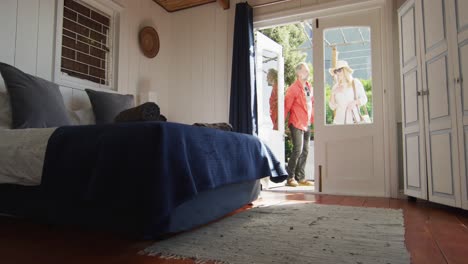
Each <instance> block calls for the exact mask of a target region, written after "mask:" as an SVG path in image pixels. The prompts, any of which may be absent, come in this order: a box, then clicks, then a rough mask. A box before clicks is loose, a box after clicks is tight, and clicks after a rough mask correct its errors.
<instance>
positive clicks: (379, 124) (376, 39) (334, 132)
mask: <svg viewBox="0 0 468 264" xmlns="http://www.w3.org/2000/svg"><path fill="white" fill-rule="evenodd" d="M380 17H381V16H380V12H379V9H375V10H366V11H362V12H355V13H350V14H340V15H332V16H327V17H324V18H319V19H318V20H317V19H310V20H305V21H302V22H300V23H293V24H289V25H286V26H284V25H282V26H276V27H268V28H262V29H258V31H260V32H261V34H263V35H265V36H267V37H272V36H273V37H272V38H274V36H275V34H276V35H278V36H281V34H284V32H283V33H281V32H278V31H280V30H278V28H282V27H291V26H294V27H296V28H299V29H300V30H301V31H302V34H304V35H305V37H306V39H305V41H304V42H303V43H301V45H302V46H301V45H298V46H296V47H295V48H294V49H291V48H290V47H283V51H282V52H283V56H284V57H285V59H284V61H285V63H284V87H285V89H286V88H287V87H288V86H289V84H290V83H288V78H289V82H291V80H290V79H291V77H290V75H288V72H289V71H290V70H289V68H290V67H291V66H290V65H288V62H290V61H288V58H287V54H288V53H291V52H292V51H294V52H296V53H298V54H299V57H301V56H300V53H301V52H303V53H305V56H303V58H302V59H303V61H305V62H307V63H310V65H311V66H310V67H309V68H311V75H310V76H311V77H313V78H312V79H311V80H310V83H311V84H312V86H313V87H314V90H313V94H314V99H315V100H314V101H315V103H314V109H315V122H314V125H313V126H312V127H311V129H312V131H313V133H312V140H311V146H310V147H309V148H310V150H309V154H310V155H309V160H308V162H307V166H306V179H308V180H313V181H314V183H315V186H314V187H313V188H310V189H309V190H306V191H311V192H313V191H315V192H322V193H329V194H344V195H362V196H385V193H386V192H385V190H386V186H385V168H384V167H385V166H384V157H385V155H384V138H383V135H384V133H383V126H384V122H383V84H382V65H381V60H382V50H381V43H380V39H381V32H380V28H381V27H380V23H381V22H380ZM275 30H276V33H275ZM258 31H257V32H258ZM272 32H273V33H274V34H272ZM275 40H276V39H275ZM277 42H279V41H277ZM257 51H258V50H257ZM258 55H259V54H257V56H258ZM297 57H298V55H297V54H296V58H297ZM258 62H259V61H258V60H257V64H258ZM343 65H344V66H343ZM337 66H340V67H337ZM340 69H341V70H343V69H344V70H348V69H349V71H348V72H350V73H351V76H352V78H351V79H352V80H355V81H353V82H350V83H349V84H350V85H349V86H348V89H347V90H346V91H347V97H348V99H349V101H359V103H358V104H357V105H356V106H355V108H354V109H353V110H351V111H346V110H344V111H343V110H342V108H340V107H342V106H340V107H337V106H336V105H334V106H331V105H330V101H331V97H332V92H333V93H334V92H336V91H335V90H334V89H333V86H334V84H335V82H336V76H337V74H339V70H340ZM335 70H337V71H336V74H335V72H334V71H335ZM263 74H264V75H262V73H260V75H259V72H258V71H257V78H266V74H267V72H265V71H263ZM293 75H294V73H293ZM351 84H353V85H352V86H355V87H353V88H351V87H352V86H351ZM263 88H264V87H262V86H258V82H257V89H263ZM283 91H284V90H283ZM356 95H358V96H356ZM258 98H259V100H261V99H262V97H260V96H259V97H258ZM337 98H339V99H338V100H336V101H335V102H334V103H335V104H336V103H337V102H339V101H340V100H341V101H342V99H343V97H342V98H340V96H338V97H337ZM263 101H265V100H263ZM278 105H282V102H280V103H279V104H278ZM347 113H348V114H350V115H354V117H351V116H346V117H343V115H345V114H347ZM339 115H340V116H341V121H340V120H339V119H340V118H338V116H339ZM259 116H260V111H259ZM259 121H260V118H259ZM259 131H261V126H259ZM267 144H268V142H267ZM284 151H285V155H284V157H285V159H284V161H285V162H286V161H287V158H288V137H287V136H286V137H285V140H284ZM282 185H283V186H284V183H283V184H282ZM269 187H270V190H281V191H284V190H285V189H284V188H283V187H278V186H269ZM296 188H297V187H296ZM296 188H288V189H290V190H288V189H286V191H301V192H302V191H304V190H300V189H299V188H297V189H296Z"/></svg>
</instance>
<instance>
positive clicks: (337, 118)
mask: <svg viewBox="0 0 468 264" xmlns="http://www.w3.org/2000/svg"><path fill="white" fill-rule="evenodd" d="M329 72H330V74H331V75H332V76H333V78H334V80H335V84H334V85H333V88H332V92H331V97H330V101H329V102H328V105H329V106H330V108H331V109H332V110H333V111H334V113H335V114H334V118H333V124H340V125H341V124H353V123H359V122H361V116H360V115H359V108H360V107H361V106H362V105H365V104H366V103H367V96H366V92H365V91H364V87H363V86H362V83H361V81H359V80H358V79H354V78H353V76H352V73H353V70H352V69H351V68H350V67H349V65H348V62H346V61H343V60H340V61H337V62H336V66H335V67H334V68H330V70H329ZM353 82H354V87H355V89H353ZM354 93H356V95H355V94H354Z"/></svg>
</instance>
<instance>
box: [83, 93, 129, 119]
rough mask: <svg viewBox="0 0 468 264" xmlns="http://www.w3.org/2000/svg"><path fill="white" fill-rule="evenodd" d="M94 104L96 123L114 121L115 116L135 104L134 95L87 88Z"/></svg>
mask: <svg viewBox="0 0 468 264" xmlns="http://www.w3.org/2000/svg"><path fill="white" fill-rule="evenodd" d="M85 91H86V93H87V94H88V97H89V100H90V101H91V105H92V106H93V112H94V116H95V117H96V124H98V125H100V124H109V123H114V119H115V117H116V116H117V115H118V114H119V113H120V112H122V111H124V110H127V109H129V108H132V107H134V106H135V103H134V101H133V95H130V94H127V95H123V94H116V93H106V92H98V91H94V90H90V89H85Z"/></svg>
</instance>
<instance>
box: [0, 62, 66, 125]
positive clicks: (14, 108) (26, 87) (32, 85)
mask: <svg viewBox="0 0 468 264" xmlns="http://www.w3.org/2000/svg"><path fill="white" fill-rule="evenodd" d="M0 73H1V74H2V77H3V80H4V82H5V86H6V88H7V91H8V94H9V96H10V104H11V114H12V128H42V127H59V126H66V125H70V124H71V122H70V120H69V118H68V115H67V110H66V108H65V104H64V102H63V97H62V94H61V93H60V89H59V87H58V85H56V84H55V83H53V82H49V81H46V80H44V79H41V78H38V77H35V76H32V75H29V74H27V73H24V72H22V71H20V70H18V69H17V68H15V67H13V66H10V65H8V64H5V63H1V62H0Z"/></svg>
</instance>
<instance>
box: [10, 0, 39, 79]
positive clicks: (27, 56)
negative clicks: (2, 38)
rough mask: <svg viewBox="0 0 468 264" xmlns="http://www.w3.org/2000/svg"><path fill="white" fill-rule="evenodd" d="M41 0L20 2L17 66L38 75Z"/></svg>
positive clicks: (20, 0) (16, 50) (16, 53)
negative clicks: (38, 35)
mask: <svg viewBox="0 0 468 264" xmlns="http://www.w3.org/2000/svg"><path fill="white" fill-rule="evenodd" d="M38 19H39V0H18V18H17V24H16V29H17V31H16V47H15V66H16V67H18V68H20V69H22V70H23V71H24V72H26V73H29V74H33V75H35V74H36V62H37V34H38V31H39V30H38V29H39V28H38V27H39V25H38V24H39V23H38Z"/></svg>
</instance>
